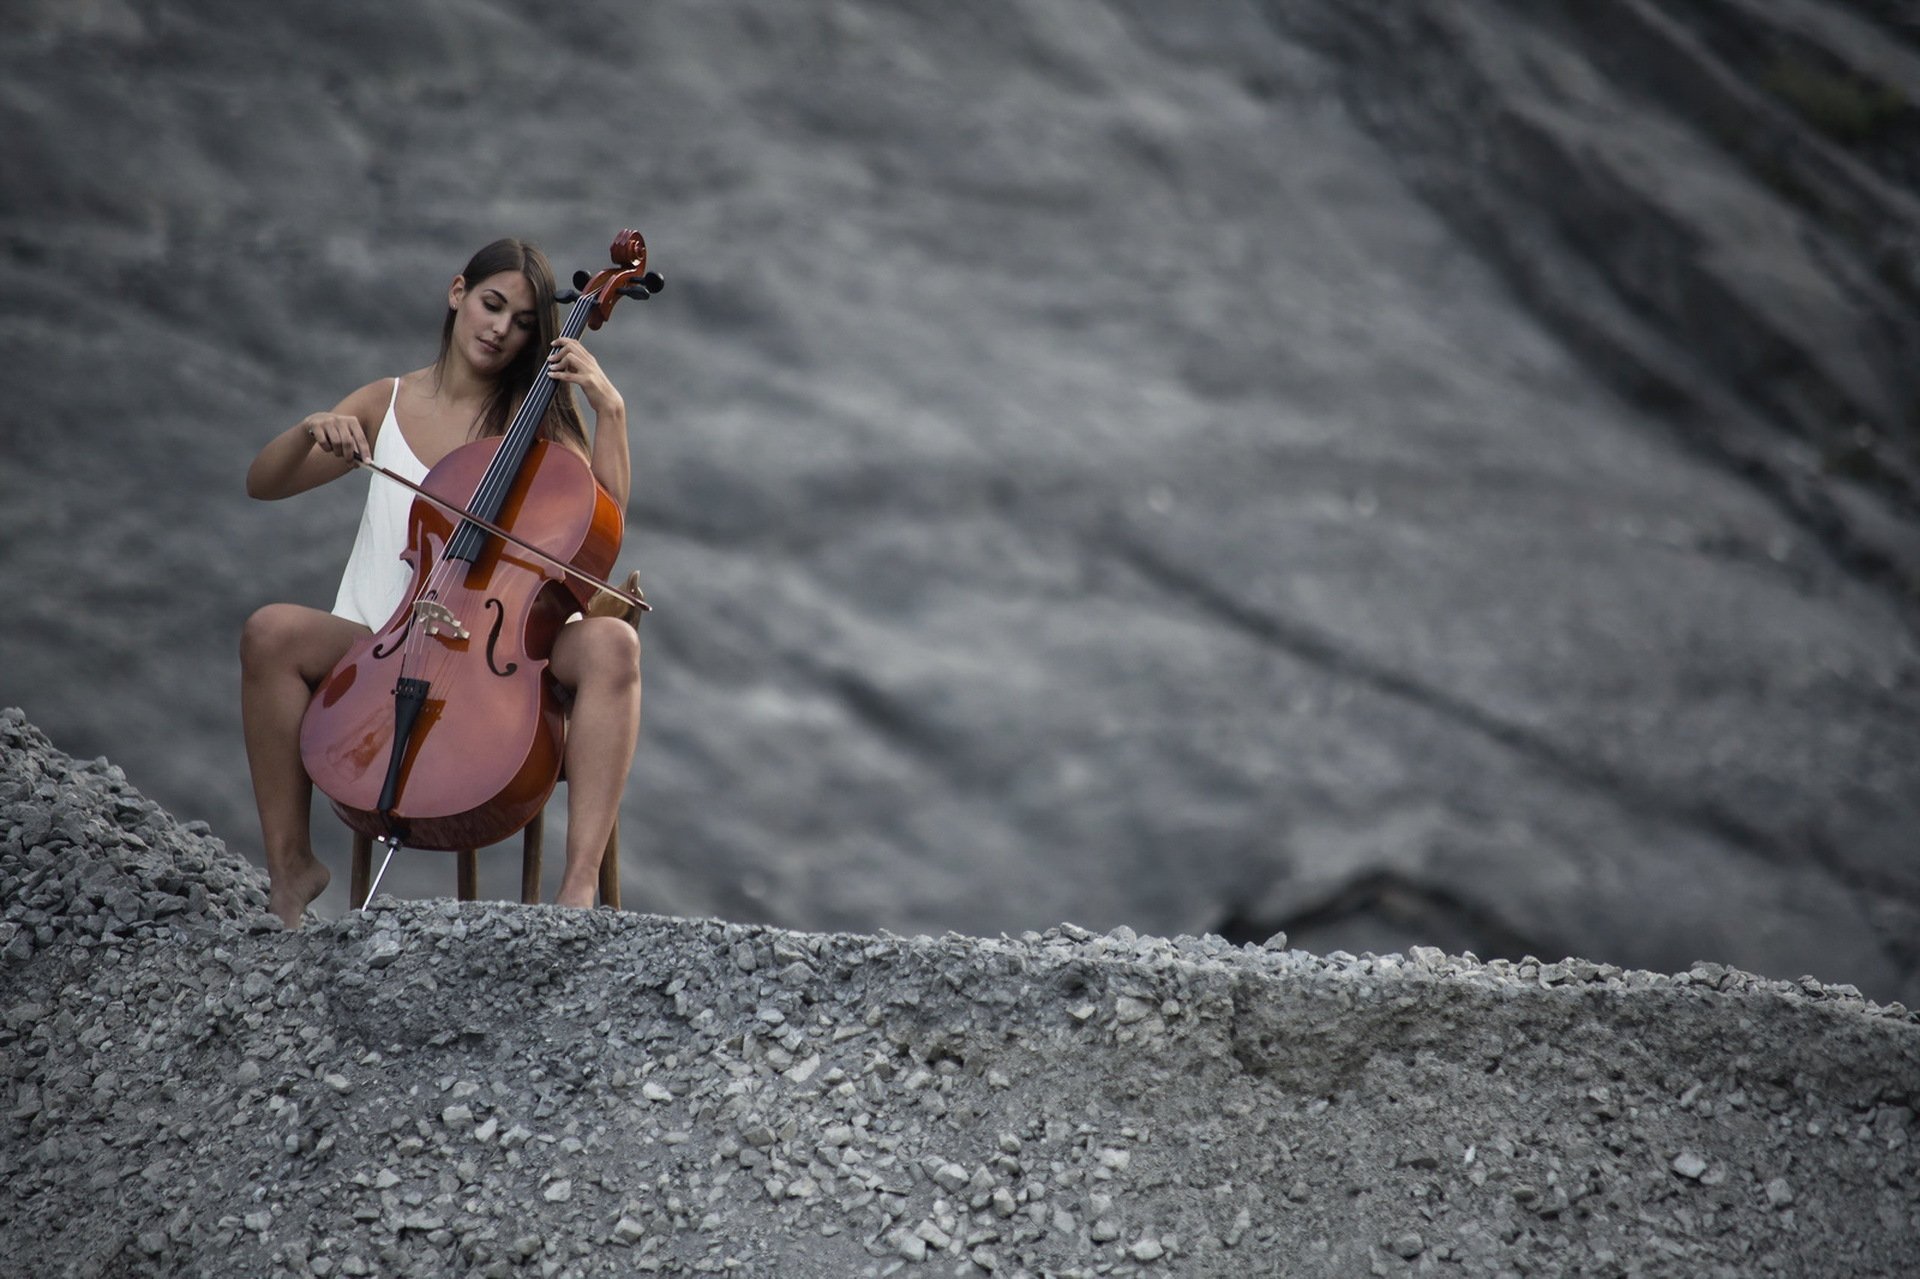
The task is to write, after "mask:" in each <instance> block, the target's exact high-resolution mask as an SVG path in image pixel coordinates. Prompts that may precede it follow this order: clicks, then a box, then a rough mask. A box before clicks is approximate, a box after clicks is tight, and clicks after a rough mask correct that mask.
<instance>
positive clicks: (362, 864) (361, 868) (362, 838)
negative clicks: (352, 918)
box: [347, 831, 373, 910]
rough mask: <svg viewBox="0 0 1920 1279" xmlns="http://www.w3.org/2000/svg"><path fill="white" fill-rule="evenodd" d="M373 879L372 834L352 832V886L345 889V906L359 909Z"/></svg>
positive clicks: (365, 901)
mask: <svg viewBox="0 0 1920 1279" xmlns="http://www.w3.org/2000/svg"><path fill="white" fill-rule="evenodd" d="M372 879H373V836H371V835H363V834H361V833H360V832H359V831H355V832H353V887H352V888H350V889H349V890H348V891H347V906H348V908H349V909H352V910H359V909H360V908H361V907H362V906H365V905H366V904H367V887H368V885H369V884H370V883H371V881H372Z"/></svg>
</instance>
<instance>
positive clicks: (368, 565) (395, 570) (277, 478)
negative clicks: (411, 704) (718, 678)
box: [240, 239, 640, 928]
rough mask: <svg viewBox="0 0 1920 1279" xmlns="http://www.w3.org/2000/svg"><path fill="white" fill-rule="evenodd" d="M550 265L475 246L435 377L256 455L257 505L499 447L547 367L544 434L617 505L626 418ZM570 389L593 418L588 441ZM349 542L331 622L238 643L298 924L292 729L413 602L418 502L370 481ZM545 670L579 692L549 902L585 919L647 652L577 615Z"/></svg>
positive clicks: (450, 306)
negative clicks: (562, 303) (366, 640)
mask: <svg viewBox="0 0 1920 1279" xmlns="http://www.w3.org/2000/svg"><path fill="white" fill-rule="evenodd" d="M554 291H555V290H554V281H553V269H552V267H551V266H550V265H549V264H548V262H547V259H546V257H545V256H544V255H543V254H542V253H541V252H540V251H539V250H538V249H536V248H534V247H533V246H531V245H529V244H526V243H523V242H522V241H519V240H512V239H506V240H497V241H495V242H494V243H492V244H489V245H488V246H487V247H485V248H484V249H481V250H480V251H479V252H478V253H476V254H475V255H474V256H473V259H472V260H471V261H470V262H468V263H467V266H466V269H465V270H463V271H461V273H460V274H459V275H457V276H455V277H454V279H453V284H452V286H451V287H450V288H449V289H448V291H447V316H446V321H445V323H444V324H443V325H442V327H441V333H440V354H439V357H438V358H437V359H436V360H435V361H434V362H433V363H432V364H430V365H428V366H427V367H425V368H422V369H416V370H414V371H413V372H411V373H405V374H402V375H401V376H399V377H397V378H382V379H380V380H379V381H377V382H370V383H368V384H367V385H366V386H363V387H361V388H360V389H359V390H357V391H355V392H354V393H353V394H351V395H349V396H348V397H347V398H346V399H344V400H342V401H341V402H340V403H339V404H338V405H337V406H336V407H335V408H334V409H333V410H331V411H330V412H325V413H314V414H311V415H309V416H308V417H307V418H305V419H304V420H302V421H301V422H299V423H298V424H296V425H294V426H293V427H291V428H289V429H288V430H286V431H283V432H282V433H281V434H280V435H278V436H276V437H275V438H274V439H273V440H272V441H270V442H269V443H268V444H267V446H266V447H265V448H263V449H261V450H260V454H259V456H258V457H256V458H254V460H253V465H252V466H251V467H250V468H249V469H248V471H247V493H248V494H249V496H252V497H256V498H262V499H267V500H273V499H278V498H284V497H291V496H293V495H294V494H296V493H303V492H305V491H306V490H308V489H311V488H314V487H317V486H318V485H321V484H325V483H328V482H329V481H332V480H337V479H339V478H340V477H341V476H343V475H345V474H347V473H348V472H349V471H351V470H353V469H354V461H355V459H356V458H372V459H373V460H374V461H375V462H376V463H378V464H379V465H381V466H383V467H386V468H387V469H389V470H392V471H394V472H396V473H398V474H400V475H403V476H405V477H406V478H408V479H410V480H413V481H415V482H418V481H420V480H421V479H423V478H424V477H425V475H426V473H427V472H428V470H430V469H431V468H432V467H433V465H434V464H435V463H436V462H438V461H439V460H440V459H441V458H442V457H444V456H445V455H446V454H448V453H449V452H451V451H452V450H453V449H455V448H457V447H459V446H460V445H462V444H465V443H467V442H468V441H470V440H474V439H480V438H483V437H485V436H489V435H498V434H500V433H501V432H502V431H503V430H504V429H505V428H506V425H507V424H508V423H509V422H510V421H511V420H512V417H513V414H514V411H515V410H516V408H517V407H518V405H519V403H520V401H521V399H522V398H523V397H524V396H525V395H526V393H527V390H528V388H529V387H530V386H531V385H532V384H533V382H534V379H535V377H536V375H537V374H538V372H539V368H540V364H541V362H542V361H543V360H544V361H545V363H546V368H547V371H548V373H549V374H550V375H551V376H552V377H553V379H554V380H555V381H557V382H561V383H565V384H567V385H564V386H560V387H557V388H555V390H556V394H555V395H554V397H553V403H552V406H551V407H550V408H549V409H548V410H547V414H546V417H545V419H544V421H543V422H542V423H541V427H540V435H541V438H544V439H548V440H551V441H554V442H556V443H558V444H560V445H563V446H565V447H569V448H572V449H574V450H575V451H577V452H578V453H579V454H580V455H581V456H582V457H584V458H586V459H587V460H588V462H589V463H590V465H591V467H592V470H593V475H594V478H595V479H596V480H598V481H599V483H600V485H601V486H602V487H604V488H605V489H606V490H607V492H608V493H610V494H611V495H612V497H613V499H614V501H615V502H616V503H618V504H619V505H620V506H621V507H622V508H624V507H625V505H626V501H627V492H628V486H629V482H630V473H629V462H628V454H627V416H626V404H625V401H623V400H622V399H621V397H620V393H619V391H617V390H616V389H614V386H613V383H612V382H610V381H609V380H608V379H607V375H606V373H605V372H604V371H603V370H602V369H601V367H600V364H599V361H597V360H595V359H594V357H593V355H592V354H591V353H590V352H588V350H587V349H586V347H584V346H583V345H581V343H580V342H579V341H578V340H577V339H574V338H567V337H557V336H556V334H558V332H559V326H558V324H557V322H556V319H555V304H554ZM569 386H570V387H577V388H579V390H580V393H581V394H582V395H583V396H585V398H586V401H587V406H588V407H589V408H590V409H592V410H593V416H594V429H593V435H592V439H591V440H590V441H589V439H588V436H587V433H586V431H585V430H584V429H583V427H582V425H581V422H580V416H579V412H578V410H577V409H576V408H575V406H574V402H573V396H572V394H571V392H570V390H569ZM371 486H372V487H371V488H370V489H369V492H368V496H367V507H366V511H365V513H364V515H363V516H362V518H361V522H360V532H359V536H358V537H357V539H356V540H355V542H354V546H353V552H352V554H351V556H350V557H349V559H348V562H347V569H346V573H345V576H344V577H343V578H342V580H341V583H340V591H339V595H338V597H337V598H336V599H335V601H334V606H333V611H332V612H329V613H323V612H320V611H319V610H317V609H311V608H306V607H303V606H301V605H297V604H269V605H267V606H266V607H265V608H262V609H260V610H259V611H258V612H256V613H254V614H253V616H252V617H250V618H248V619H247V624H246V628H245V630H244V631H243V633H242V635H241V640H240V666H241V696H240V706H241V718H242V720H243V722H244V726H245V733H246V746H247V763H248V766H249V768H250V769H251V771H252V774H253V791H254V799H255V802H256V804H257V805H258V807H259V811H260V833H261V837H262V839H263V841H264V844H265V852H266V861H267V874H268V877H269V879H270V881H271V891H270V898H271V900H270V905H271V908H272V910H273V912H274V913H275V914H276V915H278V916H279V917H280V918H281V920H282V921H283V922H285V923H286V925H287V926H288V927H290V928H295V927H298V926H299V924H300V921H301V918H302V916H303V915H304V914H305V912H306V909H307V906H308V905H309V904H310V903H311V902H312V901H313V900H314V899H315V898H317V897H318V896H319V895H320V894H321V893H322V892H323V891H324V890H325V889H326V886H327V881H328V879H329V878H330V874H329V872H328V870H327V868H326V867H325V866H324V865H322V864H321V862H320V861H319V859H318V858H316V857H315V856H314V853H313V846H312V843H311V841H310V839H309V837H308V833H307V822H308V814H309V812H310V810H311V808H312V801H313V785H312V782H311V781H310V780H309V778H308V775H307V772H306V768H305V766H304V765H303V763H302V761H301V754H300V725H301V720H302V718H303V716H304V715H305V713H306V710H307V703H308V700H309V699H310V698H311V696H312V694H313V690H314V688H315V687H316V686H317V685H318V684H319V683H320V681H321V680H323V679H324V678H325V677H326V675H327V673H328V672H329V671H330V670H332V669H333V667H334V664H335V663H336V662H338V661H339V660H340V659H341V657H342V656H343V655H344V654H345V653H346V652H347V649H348V648H349V647H350V646H351V645H352V644H354V643H355V642H356V641H357V640H359V639H360V638H362V637H364V636H367V635H369V634H371V633H372V631H373V630H374V629H375V628H377V627H379V626H381V625H383V624H384V623H385V622H386V620H387V618H388V616H389V615H390V614H392V612H393V611H394V609H395V608H397V607H398V606H399V604H400V602H401V601H402V599H404V598H405V596H406V593H407V589H408V586H409V584H410V582H411V570H410V569H409V568H408V566H407V565H406V564H405V563H403V562H402V561H401V560H400V559H399V555H400V552H401V551H402V550H403V549H404V548H405V547H406V545H407V513H408V511H409V509H410V506H411V502H412V495H411V494H410V493H408V492H407V491H406V490H405V489H404V488H402V487H401V486H400V485H398V484H394V483H393V482H392V481H390V480H386V479H383V478H381V477H379V476H373V477H371ZM548 670H549V671H550V672H551V673H552V674H553V676H554V678H555V679H556V680H558V682H559V683H560V684H561V686H562V687H564V688H565V689H567V690H568V691H569V692H571V693H572V694H573V713H572V715H571V717H570V719H569V722H568V728H567V733H566V754H565V767H566V777H567V861H566V871H565V874H564V876H563V878H562V881H561V884H560V889H559V892H558V894H557V896H556V897H555V900H556V901H557V902H559V903H560V904H561V905H568V906H591V905H592V904H593V901H594V893H595V890H596V888H597V887H598V877H599V868H600V857H601V853H602V850H603V849H604V848H605V846H606V843H607V836H608V834H609V833H610V832H611V831H612V829H613V823H614V820H615V818H616V817H617V816H618V813H619V806H620V794H621V790H622V788H623V787H624V786H625V784H626V779H627V770H628V767H629V766H630V764H631V763H632V759H633V750H634V741H635V738H636V736H637V735H638V732H639V727H640V647H639V640H638V638H637V636H636V633H635V631H634V628H633V627H632V626H631V625H629V624H628V623H626V622H625V621H623V620H620V619H618V618H612V617H580V618H575V619H574V620H572V621H570V622H568V623H567V624H566V625H565V626H563V627H561V628H560V633H559V634H558V636H557V637H556V638H555V639H554V642H553V649H552V653H551V655H550V664H549V666H548Z"/></svg>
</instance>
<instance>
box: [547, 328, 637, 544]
mask: <svg viewBox="0 0 1920 1279" xmlns="http://www.w3.org/2000/svg"><path fill="white" fill-rule="evenodd" d="M547 372H548V373H549V374H550V375H552V377H553V380H554V381H556V382H571V383H572V384H573V385H575V386H577V387H579V388H580V393H581V394H582V395H584V396H586V399H587V407H588V408H590V409H592V410H593V456H592V457H591V459H589V460H590V461H591V462H592V464H593V478H594V479H596V480H598V481H600V487H601V488H604V489H605V490H606V491H607V492H608V493H611V494H612V495H613V500H614V501H616V502H618V503H619V504H620V509H621V510H623V511H624V510H625V509H626V507H627V493H628V491H629V490H630V489H631V488H632V486H633V463H632V459H631V457H630V456H629V454H628V451H627V402H626V401H625V400H624V399H622V398H621V396H620V392H619V391H618V390H616V389H614V385H613V383H612V382H611V381H609V380H608V378H607V375H606V371H605V370H603V369H602V368H601V367H600V361H598V360H596V359H594V358H593V352H591V351H589V350H587V348H586V347H584V346H582V345H580V340H579V339H578V338H556V339H555V340H554V343H553V351H552V353H551V354H550V355H548V356H547Z"/></svg>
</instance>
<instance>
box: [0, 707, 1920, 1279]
mask: <svg viewBox="0 0 1920 1279" xmlns="http://www.w3.org/2000/svg"><path fill="white" fill-rule="evenodd" d="M0 734H4V740H3V741H0V746H4V754H3V755H0V758H3V759H4V761H5V766H4V770H0V901H4V903H5V911H4V916H0V1015H3V1016H4V1024H3V1025H0V1062H3V1063H4V1068H3V1075H0V1090H4V1093H3V1095H0V1125H4V1128H3V1131H4V1138H0V1184H4V1187H5V1189H4V1190H0V1195H4V1196H5V1198H6V1200H7V1202H9V1204H10V1205H11V1210H10V1211H8V1212H5V1213H3V1214H0V1220H4V1221H5V1223H6V1224H5V1225H4V1226H0V1254H4V1255H5V1256H6V1257H7V1258H8V1265H9V1267H10V1268H11V1269H12V1270H14V1271H15V1272H17V1273H22V1274H36V1275H74V1276H80V1275H87V1276H99V1275H119V1274H143V1275H147V1274H192V1275H235V1276H238V1275H248V1276H261V1275H286V1276H332V1275H366V1274H397V1273H405V1274H449V1275H487V1276H512V1275H543V1276H568V1275H632V1274H721V1273H733V1274H746V1275H767V1276H776V1275H777V1276H803V1277H805V1276H818V1277H820V1279H842V1277H845V1276H857V1275H874V1276H878V1275H894V1274H920V1273H930V1274H954V1275H969V1274H971V1275H982V1276H985V1275H999V1276H1033V1277H1036V1279H1037V1277H1039V1276H1060V1277H1063V1279H1064V1277H1066V1276H1087V1277H1090V1276H1094V1275H1141V1276H1148V1275H1168V1276H1172V1275H1182V1276H1185V1275H1210V1276H1211V1275H1217V1276H1248V1275H1264V1274H1289V1275H1328V1276H1335V1275H1351V1274H1356V1273H1362V1274H1364V1273H1375V1274H1387V1275H1391V1274H1424V1273H1429V1272H1432V1271H1433V1270H1434V1269H1435V1268H1436V1267H1437V1266H1441V1267H1451V1266H1458V1267H1459V1271H1458V1272H1459V1273H1465V1274H1489V1275H1491V1274H1501V1273H1515V1274H1518V1273H1538V1272H1542V1271H1548V1272H1554V1273H1593V1274H1622V1275H1624V1274H1633V1275H1728V1276H1734V1275H1740V1276H1745V1275H1753V1274H1762V1273H1769V1272H1774V1273H1786V1274H1795V1275H1825V1274H1833V1275H1841V1274H1845V1275H1889V1276H1891V1275H1900V1274H1905V1273H1909V1272H1910V1269H1911V1264H1912V1262H1913V1260H1914V1256H1915V1254H1914V1252H1913V1243H1912V1241H1913V1239H1914V1237H1915V1234H1914V1231H1915V1228H1916V1226H1920V1142H1916V1140H1915V1138H1916V1137H1920V1117H1916V1113H1915V1106H1916V1105H1917V1104H1920V1019H1916V1018H1915V1017H1914V1016H1913V1015H1912V1014H1910V1013H1908V1012H1907V1011H1906V1010H1904V1009H1902V1008H1899V1007H1892V1006H1879V1005H1875V1004H1871V1003H1869V1002H1866V1001H1864V1000H1862V999H1861V998H1860V996H1859V994H1858V992H1856V991H1853V990H1851V989H1850V988H1844V987H1828V986H1823V985H1822V984H1820V983H1818V982H1815V981H1812V980H1811V979H1809V980H1807V981H1804V982H1800V983H1783V982H1775V981H1767V980H1763V979H1760V978H1756V977H1754V976H1752V975H1750V974H1746V973H1742V972H1739V971H1737V970H1732V969H1727V968H1724V967H1722V966H1718V965H1699V966H1696V967H1695V968H1694V969H1693V970H1691V971H1689V972H1686V973H1683V974H1680V975H1678V976H1663V975H1658V974H1654V973H1649V972H1644V971H1622V970H1620V969H1618V968H1615V967H1612V966H1609V965H1601V964H1594V963H1589V962H1586V961H1582V960H1577V959H1567V960H1562V961H1559V962H1555V963H1542V962H1539V961H1537V960H1532V959H1529V960H1527V961H1525V962H1522V963H1509V962H1506V961H1494V962H1491V963H1482V962H1480V961H1478V960H1476V959H1474V958H1473V957H1471V956H1447V955H1444V954H1443V953H1441V952H1440V951H1438V950H1434V949H1431V948H1427V949H1417V950H1415V951H1414V952H1412V953H1411V954H1408V955H1400V954H1390V955H1379V956H1375V955H1367V956H1363V957H1358V958H1356V957H1354V956H1352V955H1348V954H1345V953H1335V954H1332V955H1328V956H1324V957H1320V956H1315V955H1312V954H1309V953H1307V952H1305V951H1301V950H1298V949H1294V950H1289V949H1286V948H1285V942H1284V940H1283V939H1278V938H1276V939H1274V940H1273V941H1272V942H1270V943H1269V944H1268V945H1267V946H1265V947H1258V946H1252V945H1247V946H1241V947H1236V946H1233V945H1231V944H1229V943H1227V942H1225V941H1223V940H1222V939H1221V938H1218V937H1212V936H1208V937H1201V938H1194V937H1180V938H1176V939H1171V940H1169V939H1164V938H1156V937H1144V936H1140V935H1137V934H1135V933H1134V932H1133V931H1132V930H1128V929H1119V930H1115V931H1113V932H1111V933H1109V934H1107V935H1095V934H1092V933H1090V932H1088V931H1086V930H1084V929H1081V928H1077V927H1075V926H1073V925H1070V924H1062V925H1058V926H1056V927H1054V928H1051V929H1049V930H1047V931H1045V932H1043V933H1027V934H1025V935H1023V936H1021V937H1018V938H1010V937H1001V938H998V939H991V938H973V937H963V936H959V935H949V936H946V937H944V938H931V937H914V938H907V937H900V936H893V935H877V936H860V935H851V934H805V933H798V932H791V931H786V930H780V929H773V928H768V927H764V926H745V925H735V924H727V923H722V922H720V921H717V920H677V919H669V918H664V917H660V916H650V915H637V914H620V913H614V912H609V911H593V912H572V911H562V910H559V909H556V908H549V907H520V906H506V905H500V904H489V903H482V904H472V905H460V904H457V903H454V902H450V901H440V902H431V901H416V902H398V901H394V900H392V899H388V898H384V897H383V898H382V899H380V900H379V901H378V902H377V903H376V905H375V907H374V908H373V909H372V910H369V911H366V912H363V913H354V914H351V915H349V916H347V917H345V918H343V919H340V920H337V921H332V922H325V923H320V924H317V925H314V926H310V927H309V928H307V929H305V930H303V931H301V932H298V933H287V932H284V931H282V930H281V929H280V927H279V925H278V921H277V920H274V919H273V918H272V917H271V916H268V915H266V914H265V913H264V910H263V902H262V894H261V886H260V883H259V876H258V874H257V872H254V871H253V870H252V869H251V868H249V867H247V866H246V865H245V864H244V863H243V862H241V861H240V860H239V859H237V858H236V857H234V856H233V855H232V854H231V853H229V852H228V851H227V850H226V849H225V848H224V847H223V846H222V845H221V844H220V842H219V841H218V840H215V839H212V838H211V837H209V836H208V835H206V834H205V833H204V832H202V831H195V830H189V829H186V828H184V827H180V826H178V825H176V824H175V823H174V822H173V821H172V820H171V819H170V818H168V817H167V816H166V815H165V814H164V813H163V812H161V811H159V810H158V809H157V808H156V807H155V806H154V805H153V804H152V803H151V802H150V801H146V800H145V799H143V798H142V797H141V796H140V795H139V794H138V792H137V791H135V790H134V789H133V788H132V787H131V786H129V785H128V784H127V783H126V781H125V779H124V778H123V777H122V776H121V775H120V773H119V771H118V770H117V769H116V768H114V767H113V766H111V765H108V764H106V763H105V762H104V761H96V762H94V763H92V764H82V763H76V762H75V761H72V760H70V759H68V758H66V757H65V756H63V755H61V754H60V753H59V752H58V751H56V750H54V749H53V748H52V747H51V746H50V745H49V744H48V743H47V741H46V739H45V738H44V736H42V735H41V734H40V733H39V732H38V731H37V730H36V729H34V728H33V727H32V726H31V725H29V724H27V723H26V722H25V720H24V718H23V717H22V716H20V715H19V713H18V712H17V711H9V712H6V713H5V717H4V718H3V719H0Z"/></svg>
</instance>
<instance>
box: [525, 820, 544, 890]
mask: <svg viewBox="0 0 1920 1279" xmlns="http://www.w3.org/2000/svg"><path fill="white" fill-rule="evenodd" d="M546 842H547V810H546V809H544V808H543V809H541V810H540V811H539V812H537V813H535V814H534V815H533V820H532V821H530V822H528V823H527V829H526V832H525V833H524V834H522V835H521V836H520V900H521V902H522V903H523V904H525V905H528V906H536V905H538V904H539V902H540V852H541V849H542V848H543V847H544V846H545V844H546Z"/></svg>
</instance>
